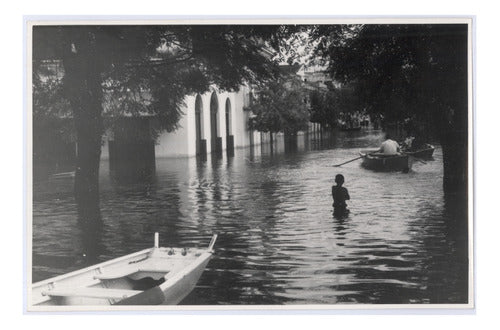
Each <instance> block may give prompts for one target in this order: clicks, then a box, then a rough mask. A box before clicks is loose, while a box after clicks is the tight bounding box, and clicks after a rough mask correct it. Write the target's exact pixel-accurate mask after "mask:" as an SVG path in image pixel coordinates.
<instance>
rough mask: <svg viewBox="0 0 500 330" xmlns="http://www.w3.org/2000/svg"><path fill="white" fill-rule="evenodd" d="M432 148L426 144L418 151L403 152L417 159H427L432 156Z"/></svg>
mask: <svg viewBox="0 0 500 330" xmlns="http://www.w3.org/2000/svg"><path fill="white" fill-rule="evenodd" d="M434 149H435V148H434V146H433V145H430V144H426V145H425V146H424V147H422V148H420V149H418V150H413V151H403V152H404V153H405V154H407V155H410V156H413V157H417V158H424V159H429V158H431V157H432V154H433V153H434Z"/></svg>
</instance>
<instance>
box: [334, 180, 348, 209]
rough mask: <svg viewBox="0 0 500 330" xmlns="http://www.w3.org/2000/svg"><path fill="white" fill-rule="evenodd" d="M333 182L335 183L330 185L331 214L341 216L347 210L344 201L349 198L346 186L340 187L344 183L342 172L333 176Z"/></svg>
mask: <svg viewBox="0 0 500 330" xmlns="http://www.w3.org/2000/svg"><path fill="white" fill-rule="evenodd" d="M335 183H336V185H334V186H332V198H333V214H334V215H338V216H342V215H345V214H346V213H347V212H348V210H347V204H346V202H345V201H347V200H350V199H351V198H350V197H349V192H348V191H347V188H345V187H342V185H343V184H344V176H343V175H342V174H337V175H336V176H335Z"/></svg>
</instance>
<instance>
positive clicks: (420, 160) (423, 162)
mask: <svg viewBox="0 0 500 330" xmlns="http://www.w3.org/2000/svg"><path fill="white" fill-rule="evenodd" d="M413 159H416V160H418V161H419V162H421V163H422V164H427V162H425V161H423V160H422V159H420V158H418V157H413Z"/></svg>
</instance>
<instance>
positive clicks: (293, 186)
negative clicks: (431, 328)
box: [32, 130, 469, 305]
mask: <svg viewBox="0 0 500 330" xmlns="http://www.w3.org/2000/svg"><path fill="white" fill-rule="evenodd" d="M381 139H382V135H381V133H380V132H379V131H372V130H363V131H361V132H350V133H348V132H345V133H343V132H339V133H337V134H336V136H333V137H330V138H328V139H327V141H323V142H321V141H317V140H314V139H313V138H311V137H310V138H309V139H308V140H306V141H305V142H304V143H301V144H299V146H298V150H294V151H293V152H288V151H287V152H285V151H284V150H283V148H279V147H275V148H274V150H272V151H271V150H270V148H269V146H266V147H262V148H261V147H256V148H247V149H237V150H235V154H234V156H233V157H227V156H226V155H224V156H223V157H222V158H220V159H215V158H214V159H211V156H210V155H209V156H208V159H207V160H206V161H200V160H197V159H196V158H183V159H157V160H156V170H155V172H154V175H153V176H152V177H151V178H150V179H148V180H144V179H137V180H135V179H136V178H134V177H133V176H127V175H125V176H123V175H121V176H120V175H116V173H113V172H110V170H109V163H108V162H107V161H103V162H102V164H101V172H100V173H101V174H100V175H101V181H100V187H101V214H102V218H103V225H102V226H101V227H100V228H98V229H97V231H95V232H93V233H91V234H89V233H88V231H86V230H85V229H84V228H81V227H80V226H79V225H78V222H77V214H76V206H75V203H74V198H73V194H72V189H73V178H72V177H64V176H63V177H55V178H54V177H53V178H49V179H42V180H37V181H36V182H35V183H34V191H33V247H32V250H33V273H32V275H33V281H34V282H35V281H39V280H42V279H45V278H48V277H51V276H55V275H57V274H62V273H66V272H68V271H71V270H75V269H78V268H82V267H84V266H86V265H88V264H89V263H96V262H98V261H105V260H108V259H110V258H114V257H118V256H121V255H124V254H128V253H132V252H135V251H137V250H140V249H144V248H147V247H150V246H152V245H153V235H154V232H156V231H157V232H159V233H160V244H161V245H162V246H207V245H208V243H209V241H210V238H211V236H212V234H214V233H218V234H219V238H218V240H217V242H216V245H215V248H216V253H215V255H214V257H213V258H212V260H211V261H210V263H209V264H208V266H207V269H206V271H205V272H204V273H203V275H202V277H201V279H200V281H199V282H198V285H197V287H196V288H195V289H194V291H193V292H192V293H191V294H190V295H189V296H188V297H187V298H186V299H185V300H184V301H183V302H182V304H188V305H226V304H232V305H240V304H247V305H262V304H264V305H268V304H353V303H354V304H410V303H417V304H421V303H431V304H455V303H467V302H468V301H467V299H468V294H469V292H468V289H467V288H468V260H467V215H466V214H467V212H466V209H464V208H463V203H461V202H457V201H455V200H454V199H453V198H450V197H449V196H445V195H444V193H443V189H442V175H443V163H442V152H441V148H440V147H439V146H437V148H436V150H435V153H434V159H432V160H428V161H425V163H423V162H416V163H415V164H414V165H413V169H412V170H411V171H410V172H409V173H398V172H396V173H380V172H372V171H369V170H366V169H364V168H362V167H361V166H360V160H358V161H354V162H351V163H348V164H346V165H343V166H342V167H333V166H332V165H334V164H338V163H342V162H344V161H346V160H349V159H352V158H355V157H357V156H358V151H359V150H360V149H363V148H369V147H376V146H377V145H378V144H379V143H380V141H381ZM338 173H342V174H343V175H344V177H345V184H344V186H345V187H346V188H347V189H348V190H349V193H350V196H351V201H349V202H348V207H349V209H350V214H349V215H348V217H346V218H344V219H337V218H335V217H333V215H332V211H333V209H332V199H331V186H332V184H333V179H334V177H335V175H336V174H338ZM84 254H85V255H84ZM88 255H94V256H96V257H95V258H94V259H93V260H88Z"/></svg>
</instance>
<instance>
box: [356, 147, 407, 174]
mask: <svg viewBox="0 0 500 330" xmlns="http://www.w3.org/2000/svg"><path fill="white" fill-rule="evenodd" d="M359 154H360V156H361V157H362V158H363V162H362V163H361V166H363V167H364V168H367V169H370V170H373V171H381V172H390V171H403V172H408V171H409V170H410V169H411V167H412V165H413V160H412V157H410V156H409V155H406V154H398V155H384V154H380V153H373V152H372V153H370V152H367V151H360V153H359Z"/></svg>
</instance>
